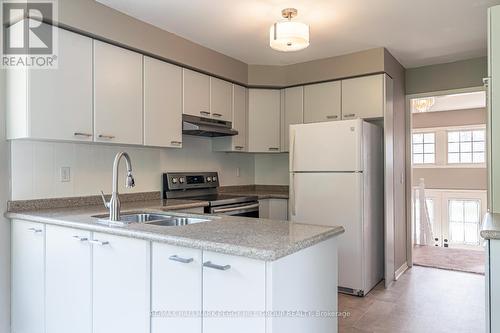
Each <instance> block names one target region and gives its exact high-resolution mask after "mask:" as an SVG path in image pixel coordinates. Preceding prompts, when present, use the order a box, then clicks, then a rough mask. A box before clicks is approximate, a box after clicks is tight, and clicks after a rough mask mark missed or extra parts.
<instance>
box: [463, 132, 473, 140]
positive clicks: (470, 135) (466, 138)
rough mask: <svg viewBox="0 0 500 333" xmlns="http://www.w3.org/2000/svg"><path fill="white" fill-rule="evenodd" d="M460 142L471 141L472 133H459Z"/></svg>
mask: <svg viewBox="0 0 500 333" xmlns="http://www.w3.org/2000/svg"><path fill="white" fill-rule="evenodd" d="M460 141H472V132H470V131H462V132H460Z"/></svg>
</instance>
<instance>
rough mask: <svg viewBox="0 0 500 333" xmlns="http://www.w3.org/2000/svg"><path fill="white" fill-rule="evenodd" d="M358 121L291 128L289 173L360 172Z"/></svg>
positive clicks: (360, 150) (359, 126)
mask: <svg viewBox="0 0 500 333" xmlns="http://www.w3.org/2000/svg"><path fill="white" fill-rule="evenodd" d="M362 137H363V121H362V120H360V119H355V120H343V121H332V122H324V123H314V124H300V125H291V126H290V171H362V170H363V163H362Z"/></svg>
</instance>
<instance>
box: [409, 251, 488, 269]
mask: <svg viewBox="0 0 500 333" xmlns="http://www.w3.org/2000/svg"><path fill="white" fill-rule="evenodd" d="M413 264H414V265H418V266H425V267H434V268H441V269H448V270H452V271H460V272H468V273H476V274H482V275H484V264H485V253H484V250H467V249H454V248H446V247H437V246H420V245H416V246H414V247H413Z"/></svg>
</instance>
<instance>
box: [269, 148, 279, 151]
mask: <svg viewBox="0 0 500 333" xmlns="http://www.w3.org/2000/svg"><path fill="white" fill-rule="evenodd" d="M267 150H269V151H278V150H280V149H279V148H278V147H269V148H267Z"/></svg>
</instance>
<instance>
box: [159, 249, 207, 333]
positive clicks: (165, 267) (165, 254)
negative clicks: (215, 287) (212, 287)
mask: <svg viewBox="0 0 500 333" xmlns="http://www.w3.org/2000/svg"><path fill="white" fill-rule="evenodd" d="M201 261H202V254H201V250H196V249H189V248H184V247H178V246H172V245H168V244H161V243H153V245H152V267H151V270H152V273H151V313H152V319H151V332H152V333H163V332H183V333H201V323H202V321H201V310H202V308H201V295H202V294H201V287H202V269H201V267H202V266H201V264H202V262H201Z"/></svg>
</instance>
